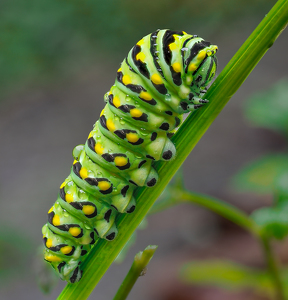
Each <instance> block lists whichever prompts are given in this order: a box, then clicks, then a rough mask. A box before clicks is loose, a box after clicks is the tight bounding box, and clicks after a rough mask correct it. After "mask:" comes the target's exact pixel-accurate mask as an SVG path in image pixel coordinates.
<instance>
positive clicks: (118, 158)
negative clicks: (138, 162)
mask: <svg viewBox="0 0 288 300" xmlns="http://www.w3.org/2000/svg"><path fill="white" fill-rule="evenodd" d="M114 163H115V165H116V166H118V167H123V166H125V165H127V163H128V160H127V158H126V157H123V156H116V157H115V159H114Z"/></svg>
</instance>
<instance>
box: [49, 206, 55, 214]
mask: <svg viewBox="0 0 288 300" xmlns="http://www.w3.org/2000/svg"><path fill="white" fill-rule="evenodd" d="M53 208H54V206H52V207H51V208H50V209H49V210H48V214H50V213H51V212H52V211H53Z"/></svg>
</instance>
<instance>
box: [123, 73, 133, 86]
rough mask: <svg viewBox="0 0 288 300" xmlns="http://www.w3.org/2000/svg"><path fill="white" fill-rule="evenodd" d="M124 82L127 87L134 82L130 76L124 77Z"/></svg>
mask: <svg viewBox="0 0 288 300" xmlns="http://www.w3.org/2000/svg"><path fill="white" fill-rule="evenodd" d="M122 81H123V83H124V84H125V85H127V84H130V83H131V82H132V81H131V78H130V76H129V75H124V76H123V77H122Z"/></svg>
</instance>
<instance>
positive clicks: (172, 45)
mask: <svg viewBox="0 0 288 300" xmlns="http://www.w3.org/2000/svg"><path fill="white" fill-rule="evenodd" d="M169 48H170V50H171V51H173V50H175V49H176V48H177V45H176V44H175V43H171V44H170V45H169Z"/></svg>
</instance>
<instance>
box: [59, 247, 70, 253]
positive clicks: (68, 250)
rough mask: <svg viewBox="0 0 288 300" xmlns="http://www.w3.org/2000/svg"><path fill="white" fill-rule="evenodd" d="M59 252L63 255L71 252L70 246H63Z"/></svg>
mask: <svg viewBox="0 0 288 300" xmlns="http://www.w3.org/2000/svg"><path fill="white" fill-rule="evenodd" d="M60 251H61V252H62V253H63V254H68V253H70V252H71V251H72V247H71V246H64V247H62V248H61V249H60Z"/></svg>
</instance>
